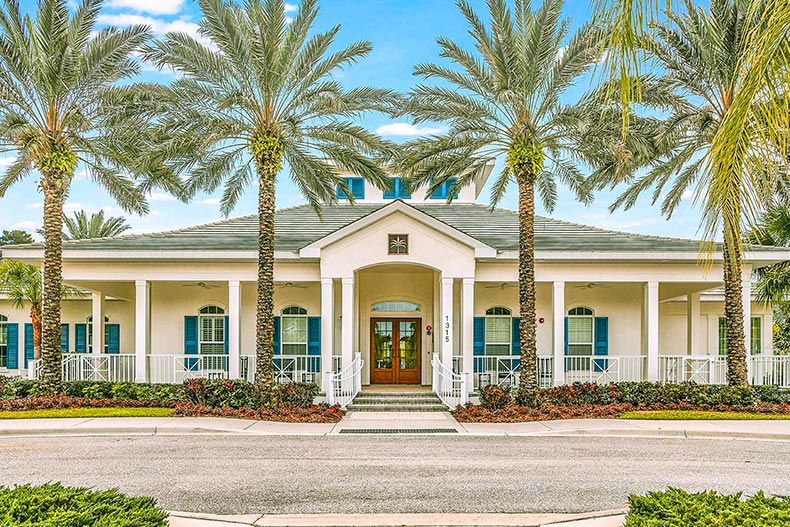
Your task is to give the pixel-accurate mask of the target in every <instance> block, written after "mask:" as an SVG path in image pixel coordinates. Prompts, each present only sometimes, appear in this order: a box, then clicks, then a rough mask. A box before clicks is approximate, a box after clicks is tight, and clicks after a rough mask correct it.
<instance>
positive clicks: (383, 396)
mask: <svg viewBox="0 0 790 527" xmlns="http://www.w3.org/2000/svg"><path fill="white" fill-rule="evenodd" d="M348 409H349V410H352V411H357V412H443V411H446V410H447V407H446V406H445V405H444V404H442V401H441V400H440V399H439V398H438V397H437V396H436V394H434V393H431V392H400V393H399V392H391V391H382V392H371V391H364V392H362V393H360V394H359V395H357V396H356V398H355V399H354V401H353V402H352V403H351V404H350V405H349V406H348Z"/></svg>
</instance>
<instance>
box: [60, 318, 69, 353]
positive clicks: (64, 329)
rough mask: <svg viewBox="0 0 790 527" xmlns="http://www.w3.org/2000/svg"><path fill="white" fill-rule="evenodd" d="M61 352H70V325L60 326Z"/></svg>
mask: <svg viewBox="0 0 790 527" xmlns="http://www.w3.org/2000/svg"><path fill="white" fill-rule="evenodd" d="M60 351H61V352H62V353H68V352H69V325H68V324H61V325H60Z"/></svg>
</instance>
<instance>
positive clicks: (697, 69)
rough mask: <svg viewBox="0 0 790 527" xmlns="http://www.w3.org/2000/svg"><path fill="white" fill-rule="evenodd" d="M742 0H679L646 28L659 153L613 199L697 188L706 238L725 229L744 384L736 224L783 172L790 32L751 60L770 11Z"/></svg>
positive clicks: (731, 346)
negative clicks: (659, 116) (677, 7)
mask: <svg viewBox="0 0 790 527" xmlns="http://www.w3.org/2000/svg"><path fill="white" fill-rule="evenodd" d="M768 3H770V2H768ZM750 9H752V8H751V7H750V3H749V0H712V2H711V6H710V9H709V10H708V9H703V8H698V7H696V6H694V4H693V3H692V2H691V1H687V2H686V4H685V11H684V12H682V13H680V12H673V13H668V14H667V21H666V22H665V23H663V24H660V25H657V26H656V27H655V30H654V35H653V36H649V37H646V38H648V40H647V41H646V46H645V47H646V51H647V52H648V53H649V54H650V56H652V57H654V58H655V59H656V61H657V63H658V66H659V67H660V68H661V70H663V76H661V77H660V78H657V79H654V78H650V77H645V78H643V80H642V82H641V85H642V89H643V91H644V93H645V94H649V99H650V101H651V105H653V106H654V107H657V108H659V109H660V110H662V111H665V112H667V114H668V117H667V118H666V119H665V120H663V121H662V122H661V123H660V124H659V129H658V132H657V136H656V144H657V151H658V152H659V153H661V154H662V155H661V156H660V157H659V159H658V160H657V161H656V162H654V163H653V164H652V167H651V168H650V170H648V172H647V173H646V174H645V175H644V176H641V177H639V178H638V179H636V180H634V181H631V186H630V188H629V189H628V190H626V191H625V192H624V193H623V194H622V195H621V196H620V198H618V200H617V201H616V202H615V204H614V205H613V208H616V207H618V206H624V207H625V208H629V207H632V206H633V205H634V204H635V203H636V200H637V198H638V197H639V196H640V195H641V194H642V193H643V192H644V191H646V190H648V189H653V201H654V202H655V201H658V200H661V210H662V212H663V213H665V214H666V215H668V216H670V215H671V214H672V212H673V211H674V210H675V208H676V207H677V206H678V205H679V204H680V203H681V200H682V196H683V193H684V192H685V191H686V190H687V189H688V188H690V187H694V188H695V189H696V201H697V202H698V203H700V204H701V206H702V211H703V227H704V230H705V236H706V238H707V239H712V238H713V237H714V236H715V235H716V233H722V234H723V241H724V243H723V259H724V286H725V317H726V332H727V359H728V362H727V365H728V366H727V368H728V378H729V382H730V384H735V385H743V384H746V383H747V367H746V347H745V329H744V320H743V300H742V265H741V256H742V250H741V233H742V224H743V222H744V220H746V221H747V222H749V223H754V222H755V221H756V220H757V218H758V217H759V214H760V211H761V210H762V209H763V207H764V205H763V204H765V203H769V202H770V201H771V198H772V194H773V189H775V188H777V184H778V180H779V179H780V178H781V176H782V174H783V173H785V172H786V168H785V167H784V162H783V161H782V160H783V159H788V156H787V152H788V138H787V130H788V129H790V119H789V117H790V114H789V113H788V106H787V101H786V96H787V95H786V93H787V92H785V91H784V90H783V89H782V86H781V82H780V77H781V76H782V75H786V74H787V71H788V67H790V63H788V61H790V41H788V39H787V38H786V37H784V38H783V39H781V40H782V42H779V43H777V44H776V46H777V50H775V52H774V53H773V60H767V59H766V60H763V62H764V65H757V64H755V63H754V62H751V61H752V60H753V58H754V56H753V51H754V48H755V46H758V45H759V43H760V42H762V40H763V39H764V34H763V32H764V31H766V25H765V24H764V23H763V22H764V16H770V15H771V14H770V12H768V11H767V9H769V8H768V7H766V8H765V9H766V11H763V10H761V9H757V10H750ZM735 121H737V122H738V123H739V124H738V125H737V126H736V125H734V124H733V123H734V122H735ZM733 126H735V128H733Z"/></svg>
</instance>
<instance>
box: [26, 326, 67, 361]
mask: <svg viewBox="0 0 790 527" xmlns="http://www.w3.org/2000/svg"><path fill="white" fill-rule="evenodd" d="M24 331H25V339H24V340H25V369H27V363H28V361H31V360H33V359H35V357H36V348H35V341H34V337H33V324H30V323H27V324H25V330H24ZM61 334H62V333H61Z"/></svg>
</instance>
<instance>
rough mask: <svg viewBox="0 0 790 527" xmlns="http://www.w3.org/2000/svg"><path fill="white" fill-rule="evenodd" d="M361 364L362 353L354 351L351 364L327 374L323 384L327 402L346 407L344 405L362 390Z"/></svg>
mask: <svg viewBox="0 0 790 527" xmlns="http://www.w3.org/2000/svg"><path fill="white" fill-rule="evenodd" d="M362 366H363V362H362V354H361V353H359V352H356V353H354V360H353V361H351V364H349V365H348V366H346V367H345V368H344V369H342V370H340V371H339V372H337V373H332V374H331V375H327V377H328V379H327V382H326V386H324V389H325V391H326V402H327V403H329V404H330V405H335V404H339V405H340V408H342V409H344V410H345V409H346V406H348V404H349V403H350V402H351V401H353V400H354V397H356V396H357V394H358V393H359V392H360V391H362ZM327 373H329V372H327Z"/></svg>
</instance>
